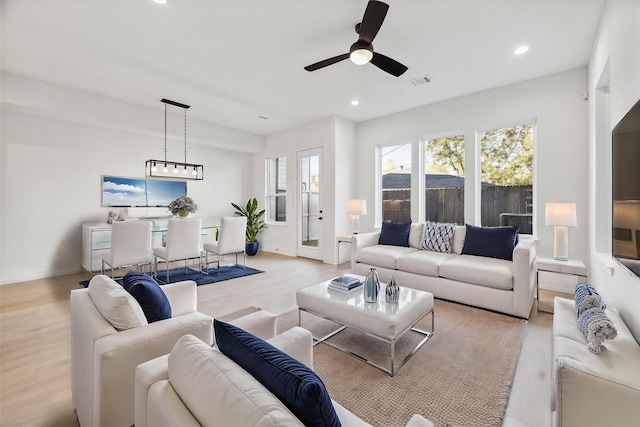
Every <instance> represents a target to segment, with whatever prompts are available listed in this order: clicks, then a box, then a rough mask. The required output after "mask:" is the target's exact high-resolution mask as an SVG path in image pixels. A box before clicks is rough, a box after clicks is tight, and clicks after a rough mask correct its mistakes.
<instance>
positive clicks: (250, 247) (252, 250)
mask: <svg viewBox="0 0 640 427" xmlns="http://www.w3.org/2000/svg"><path fill="white" fill-rule="evenodd" d="M259 246H260V242H251V243H249V242H246V243H245V247H244V251H245V252H246V253H247V255H249V256H254V255H255V254H257V253H258V247H259Z"/></svg>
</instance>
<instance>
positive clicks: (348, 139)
mask: <svg viewBox="0 0 640 427" xmlns="http://www.w3.org/2000/svg"><path fill="white" fill-rule="evenodd" d="M355 134H356V126H355V124H354V123H352V122H350V121H349V120H346V119H344V118H341V117H328V118H325V119H322V120H318V121H316V122H313V123H308V124H305V125H302V126H298V127H295V128H292V129H288V130H285V131H282V132H278V133H275V134H273V135H269V136H267V137H266V141H265V150H264V151H263V152H260V153H257V154H254V155H253V171H254V178H253V188H254V195H253V196H252V197H254V196H255V197H257V198H258V200H260V204H261V205H264V194H265V159H266V158H273V157H280V156H287V223H286V224H269V225H268V226H267V228H265V229H264V230H263V231H262V232H261V233H260V236H259V239H258V240H259V241H260V247H261V248H262V249H263V250H266V251H270V252H277V253H282V254H285V255H290V256H296V255H297V247H298V245H297V239H298V233H297V231H298V224H299V223H298V220H297V212H298V200H299V199H298V193H297V191H296V189H297V188H298V187H297V185H298V184H297V178H298V176H297V173H298V168H297V153H298V152H299V151H302V150H307V149H310V148H318V147H322V148H323V156H324V159H323V160H324V162H323V171H322V173H323V176H324V178H323V181H324V182H323V184H324V185H323V188H322V189H321V191H323V196H322V198H323V201H324V205H323V206H322V208H323V226H324V235H323V236H324V244H325V250H324V254H323V260H324V262H327V263H334V262H335V261H336V260H335V256H336V255H335V252H336V247H335V236H336V235H344V234H350V230H351V228H350V227H351V226H350V219H349V215H348V214H347V211H346V209H347V208H346V201H347V200H348V199H350V198H353V197H354V195H353V188H354V183H353V176H354V166H355V162H354V157H355Z"/></svg>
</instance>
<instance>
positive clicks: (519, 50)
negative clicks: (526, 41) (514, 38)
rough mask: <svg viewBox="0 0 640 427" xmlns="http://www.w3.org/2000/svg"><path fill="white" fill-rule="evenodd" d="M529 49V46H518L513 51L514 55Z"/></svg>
mask: <svg viewBox="0 0 640 427" xmlns="http://www.w3.org/2000/svg"><path fill="white" fill-rule="evenodd" d="M528 51H529V46H520V47H519V48H517V49H516V50H514V51H513V53H515V54H516V55H522V54H523V53H527V52H528Z"/></svg>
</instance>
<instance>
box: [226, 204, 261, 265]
mask: <svg viewBox="0 0 640 427" xmlns="http://www.w3.org/2000/svg"><path fill="white" fill-rule="evenodd" d="M231 206H233V207H234V208H235V210H236V212H235V214H236V215H238V216H244V217H247V232H246V244H245V252H246V253H247V255H251V256H253V255H255V254H256V253H258V247H259V246H260V243H259V242H258V238H257V237H258V232H260V230H262V229H263V228H264V227H265V226H266V225H267V224H266V223H265V222H264V221H263V220H262V217H263V216H264V209H262V210H261V211H258V201H257V200H256V198H255V197H254V198H253V199H249V201H248V202H247V205H246V206H245V207H242V206H238V205H236V204H235V203H233V202H232V203H231Z"/></svg>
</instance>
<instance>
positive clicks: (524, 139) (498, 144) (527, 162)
mask: <svg viewBox="0 0 640 427" xmlns="http://www.w3.org/2000/svg"><path fill="white" fill-rule="evenodd" d="M425 147H426V148H425V150H426V155H427V156H430V158H431V161H432V164H433V169H435V170H440V171H443V172H445V171H446V173H451V174H455V175H457V176H464V136H462V135H456V136H452V137H445V138H436V139H432V140H430V141H429V143H428V144H426V146H425ZM480 150H481V163H482V173H481V176H482V182H488V183H490V184H495V185H500V186H518V185H533V124H526V125H518V126H512V127H507V128H501V129H491V130H487V131H484V132H482V134H481V137H480Z"/></svg>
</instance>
